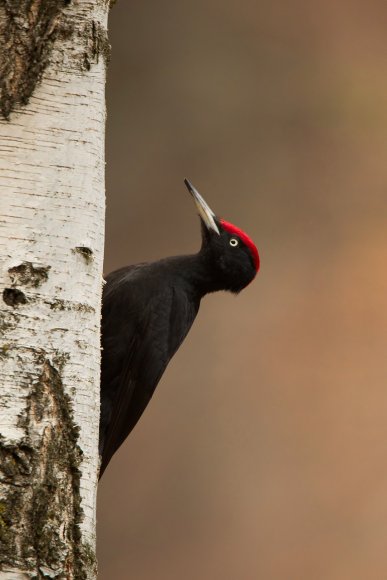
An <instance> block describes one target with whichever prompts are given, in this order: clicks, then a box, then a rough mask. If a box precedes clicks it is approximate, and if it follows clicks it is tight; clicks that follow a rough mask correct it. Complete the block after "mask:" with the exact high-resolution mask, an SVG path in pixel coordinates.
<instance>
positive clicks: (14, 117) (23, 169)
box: [0, 0, 108, 579]
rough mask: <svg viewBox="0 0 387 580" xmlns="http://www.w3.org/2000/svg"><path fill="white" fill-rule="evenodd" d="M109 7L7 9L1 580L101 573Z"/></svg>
mask: <svg viewBox="0 0 387 580" xmlns="http://www.w3.org/2000/svg"><path fill="white" fill-rule="evenodd" d="M107 12H108V3H107V0H94V1H93V0H73V1H71V0H0V90H1V92H0V108H1V114H2V119H1V121H0V433H1V435H0V570H1V572H0V578H7V579H8V578H9V579H19V578H20V579H21V578H23V579H28V578H31V579H32V578H34V579H35V578H56V579H62V578H69V579H71V578H76V579H83V578H93V577H95V575H96V563H95V519H96V518H95V504H96V486H97V470H98V452H97V443H98V422H99V366H100V364H99V363H100V336H99V328H100V299H101V286H102V284H101V281H102V258H103V231H104V206H105V203H104V130H105V96H104V88H105V70H106V62H105V60H106V59H105V56H106V53H107V50H108V43H107V33H106V29H107Z"/></svg>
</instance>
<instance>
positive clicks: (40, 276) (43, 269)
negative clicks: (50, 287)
mask: <svg viewBox="0 0 387 580" xmlns="http://www.w3.org/2000/svg"><path fill="white" fill-rule="evenodd" d="M50 268H51V266H34V265H33V264H32V263H31V262H23V263H22V264H20V265H19V266H14V267H13V268H9V270H8V274H9V276H10V278H11V281H12V284H13V285H14V286H31V287H32V288H38V287H39V286H41V285H42V284H43V283H44V282H46V281H47V280H48V271H49V270H50Z"/></svg>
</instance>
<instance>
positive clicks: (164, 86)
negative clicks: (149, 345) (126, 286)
mask: <svg viewBox="0 0 387 580" xmlns="http://www.w3.org/2000/svg"><path fill="white" fill-rule="evenodd" d="M386 29H387V5H386V3H385V2H384V1H379V2H378V1H371V2H367V3H366V2H360V1H356V0H355V1H354V0H352V1H349V0H347V1H343V2H336V1H334V0H326V1H325V2H322V1H320V2H313V1H312V2H307V1H302V0H296V1H294V2H285V1H282V2H273V1H271V0H270V1H267V0H265V1H264V2H252V1H251V0H238V2H229V1H228V2H224V1H221V0H196V1H195V2H186V1H177V0H170V1H165V2H164V1H156V0H151V1H144V0H141V1H140V0H132V1H130V2H128V1H125V0H120V1H119V2H118V3H117V5H116V6H115V7H114V9H113V11H112V13H111V17H110V39H111V43H112V45H113V52H112V59H111V64H110V68H109V78H108V87H107V96H108V98H107V102H108V124H107V130H108V132H107V162H108V163H107V203H108V210H107V232H106V265H105V271H106V272H107V271H110V270H112V269H114V268H116V267H119V266H121V265H124V264H129V263H133V262H137V261H142V260H153V259H157V258H159V257H163V256H167V255H171V254H176V253H185V252H193V251H196V249H197V248H198V246H199V240H200V234H199V224H198V218H197V217H196V215H195V210H194V206H193V203H192V201H191V199H190V197H189V195H188V193H187V192H186V190H185V188H184V185H183V178H184V177H185V176H187V177H189V178H190V179H191V180H192V181H193V183H194V184H195V185H196V186H197V188H198V189H199V191H200V192H201V193H202V194H203V196H204V197H205V198H206V200H207V201H208V203H209V204H210V206H211V207H212V208H213V209H214V210H215V211H216V212H217V213H218V214H219V215H221V216H223V217H224V218H225V219H228V220H230V221H232V222H234V223H235V224H237V225H239V226H240V227H242V228H243V229H245V230H246V231H247V232H248V233H249V234H250V235H251V236H252V237H253V239H254V240H255V241H256V243H257V245H258V247H259V249H260V253H261V258H262V269H261V272H260V274H259V276H258V278H257V280H256V281H255V283H253V284H252V285H251V286H249V287H248V288H247V289H246V290H245V291H244V292H243V293H242V294H241V295H240V296H239V297H238V298H234V297H232V296H231V295H226V294H222V295H221V294H218V295H212V296H209V297H207V298H206V299H205V300H204V301H203V303H202V308H201V311H200V313H199V316H198V319H197V320H196V323H195V325H194V327H193V329H192V331H191V332H190V334H189V336H188V338H187V339H186V341H185V342H184V344H183V346H182V347H181V349H180V350H179V352H178V354H177V355H176V357H175V359H173V361H172V362H171V364H170V366H169V367H168V370H167V372H166V374H165V375H164V378H163V380H162V382H161V383H160V385H159V387H158V389H157V391H156V394H155V396H154V398H153V400H152V403H151V405H150V407H149V408H148V409H147V411H146V413H145V415H144V417H143V419H142V420H141V422H140V423H139V425H138V427H137V428H136V429H135V431H134V432H133V434H132V436H131V437H130V439H129V440H128V441H127V442H126V444H125V445H124V446H123V447H122V448H121V450H120V451H119V452H118V453H117V454H116V456H115V458H114V460H113V461H112V463H111V466H110V467H109V469H108V470H107V473H106V475H105V476H104V478H103V480H102V483H101V485H100V489H99V520H98V526H99V528H98V534H99V536H98V540H99V568H100V578H101V579H102V580H126V579H128V580H133V579H134V580H183V579H184V580H199V579H200V580H202V579H204V580H207V579H211V580H239V579H241V580H256V579H257V580H258V579H259V580H382V579H383V580H385V579H386V578H387V381H386V376H387V352H386V350H387V228H386V225H387V187H386V177H387V170H386V155H387V75H386V70H387V48H386V47H387V43H386Z"/></svg>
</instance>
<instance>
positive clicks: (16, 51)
mask: <svg viewBox="0 0 387 580" xmlns="http://www.w3.org/2000/svg"><path fill="white" fill-rule="evenodd" d="M68 3H69V2H66V1H65V0H3V2H2V3H1V5H0V39H1V42H0V109H1V113H2V115H3V116H4V117H5V119H9V116H10V113H11V112H12V110H13V109H14V107H15V106H16V105H18V104H20V105H26V104H27V103H28V100H29V98H30V96H31V95H32V93H33V91H34V89H35V86H36V84H37V82H38V81H39V80H40V78H41V76H42V73H43V71H44V69H45V68H46V66H47V63H48V61H49V56H50V52H51V48H52V45H53V42H54V40H55V38H56V37H57V35H58V32H59V28H60V27H59V22H60V16H61V12H62V10H63V8H64V7H65V6H66V4H68Z"/></svg>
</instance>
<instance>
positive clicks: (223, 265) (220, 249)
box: [184, 179, 259, 293]
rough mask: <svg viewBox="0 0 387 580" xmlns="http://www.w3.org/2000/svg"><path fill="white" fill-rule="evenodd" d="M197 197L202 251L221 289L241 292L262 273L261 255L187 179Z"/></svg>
mask: <svg viewBox="0 0 387 580" xmlns="http://www.w3.org/2000/svg"><path fill="white" fill-rule="evenodd" d="M184 183H185V185H186V186H187V188H188V191H189V192H190V194H191V195H192V197H193V198H194V201H195V204H196V207H197V209H198V213H199V216H200V219H201V223H202V239H203V242H202V249H201V252H202V253H203V254H204V255H205V256H206V257H207V258H208V259H209V260H210V261H211V268H212V269H213V273H214V278H216V279H217V280H218V281H219V287H220V288H221V289H224V290H229V291H231V292H234V293H238V292H240V291H241V290H243V288H245V287H246V286H247V285H248V284H250V282H251V281H252V280H253V279H254V278H255V276H256V274H257V272H258V270H259V254H258V250H257V248H256V246H255V244H254V242H253V241H252V240H251V238H249V236H248V235H247V234H245V232H243V231H242V230H240V229H239V228H237V227H236V226H234V225H233V224H231V223H229V222H226V221H225V220H223V219H220V218H218V217H217V216H216V215H215V214H214V212H213V211H212V210H211V209H210V208H209V206H208V205H207V203H206V202H205V201H204V199H203V198H202V196H201V195H200V193H199V192H198V191H197V190H196V189H195V188H194V186H193V185H192V184H191V183H190V182H189V181H188V179H185V180H184Z"/></svg>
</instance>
